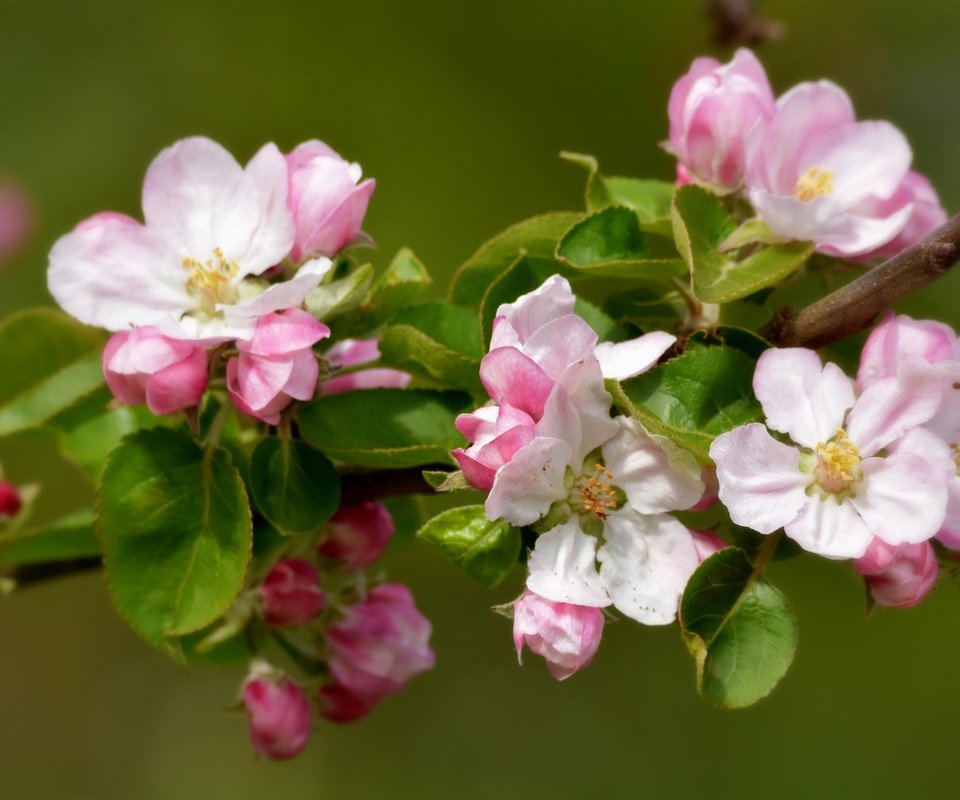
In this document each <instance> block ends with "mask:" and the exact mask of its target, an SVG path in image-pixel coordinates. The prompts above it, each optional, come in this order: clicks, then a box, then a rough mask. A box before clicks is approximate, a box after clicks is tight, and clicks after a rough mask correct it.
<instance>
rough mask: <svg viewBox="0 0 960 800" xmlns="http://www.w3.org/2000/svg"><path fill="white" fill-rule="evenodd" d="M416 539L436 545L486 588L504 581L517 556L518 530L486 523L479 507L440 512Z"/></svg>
mask: <svg viewBox="0 0 960 800" xmlns="http://www.w3.org/2000/svg"><path fill="white" fill-rule="evenodd" d="M417 537H418V538H420V539H424V540H425V541H428V542H432V543H433V544H435V545H437V546H438V547H439V548H440V549H441V550H442V551H443V552H444V553H445V554H446V555H447V556H449V557H450V558H452V559H453V560H454V561H456V562H457V563H458V564H459V565H460V566H461V567H463V568H464V569H465V570H466V571H467V572H468V573H469V574H470V575H472V576H473V577H474V578H476V579H477V580H479V581H480V582H482V583H484V584H486V585H487V586H496V585H497V584H498V583H500V582H501V581H502V580H503V579H504V578H505V577H507V574H508V573H509V572H510V570H511V569H513V567H514V566H515V565H516V563H517V559H518V557H519V555H520V529H519V528H517V527H515V526H513V525H510V524H509V523H507V522H504V521H503V520H497V521H496V522H493V521H491V520H489V519H487V515H486V512H485V511H484V510H483V506H479V505H478V506H460V507H459V508H451V509H448V510H447V511H442V512H441V513H439V514H437V516H435V517H434V518H433V519H431V520H429V521H428V522H427V523H426V525H424V526H423V527H422V528H421V529H420V530H419V531H418V532H417Z"/></svg>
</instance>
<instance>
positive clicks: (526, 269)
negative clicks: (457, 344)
mask: <svg viewBox="0 0 960 800" xmlns="http://www.w3.org/2000/svg"><path fill="white" fill-rule="evenodd" d="M542 282H543V279H542V278H540V277H539V276H538V275H537V272H536V270H535V269H534V268H533V266H532V265H531V263H530V259H529V258H527V256H526V255H520V256H519V257H518V258H517V260H516V261H514V262H513V263H512V264H510V265H509V266H508V267H507V268H506V269H505V270H504V271H503V272H501V273H500V274H499V275H497V276H496V277H494V278H493V280H491V281H490V285H489V286H488V287H487V288H486V290H485V291H484V292H483V298H482V299H481V301H480V323H481V325H482V327H483V341H484V342H485V343H486V342H489V341H490V337H491V336H492V335H493V320H494V319H495V318H496V315H497V309H498V308H500V305H501V303H512V302H513V301H514V300H516V299H517V298H518V297H520V295H522V294H526V293H527V292H532V291H533V290H534V289H536V288H537V287H538V286H540V284H541V283H542Z"/></svg>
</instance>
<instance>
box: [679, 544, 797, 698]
mask: <svg viewBox="0 0 960 800" xmlns="http://www.w3.org/2000/svg"><path fill="white" fill-rule="evenodd" d="M680 625H681V629H682V632H683V637H684V640H685V641H686V643H687V647H688V648H689V650H690V653H691V655H692V656H693V657H694V660H695V661H696V664H697V689H698V691H699V692H700V694H701V695H702V696H703V697H705V698H707V699H708V700H710V701H712V702H713V703H716V704H717V705H719V706H724V707H726V708H743V707H745V706H749V705H752V704H753V703H756V702H757V701H758V700H761V699H763V698H764V697H766V696H767V695H768V694H769V693H770V692H771V691H772V690H773V688H774V686H776V685H777V683H778V682H779V681H780V679H781V678H782V677H783V676H784V675H785V674H786V672H787V669H788V668H789V666H790V663H791V662H792V661H793V655H794V652H795V650H796V647H797V622H796V619H795V618H794V616H793V612H792V610H791V609H790V604H789V603H788V602H787V600H786V598H785V597H784V596H783V595H782V594H781V593H780V592H779V590H777V589H776V588H775V587H774V586H773V585H772V584H770V583H769V582H768V581H767V580H766V578H764V577H763V576H762V575H761V574H759V573H758V570H757V569H755V568H754V566H753V565H752V564H751V563H750V562H749V561H748V560H747V557H746V554H745V553H744V552H743V551H742V550H739V549H737V548H733V547H728V548H725V549H723V550H721V551H720V552H718V553H714V554H713V555H712V556H710V558H708V559H707V560H706V561H704V562H703V563H702V564H701V565H700V567H699V568H698V569H697V571H696V572H694V573H693V576H692V577H691V578H690V580H689V582H688V583H687V588H686V590H685V591H684V593H683V597H682V599H681V601H680Z"/></svg>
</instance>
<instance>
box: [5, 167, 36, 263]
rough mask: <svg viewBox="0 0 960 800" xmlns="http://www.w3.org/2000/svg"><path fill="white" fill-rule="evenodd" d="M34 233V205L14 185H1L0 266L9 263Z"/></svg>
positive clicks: (24, 193) (21, 190)
mask: <svg viewBox="0 0 960 800" xmlns="http://www.w3.org/2000/svg"><path fill="white" fill-rule="evenodd" d="M31 233H33V205H32V203H31V202H30V198H29V197H27V194H26V192H24V191H23V189H21V188H20V187H19V186H17V185H16V184H14V183H4V184H0V264H2V263H4V262H6V261H9V260H10V258H12V257H13V256H14V255H15V254H16V253H17V251H18V250H20V248H21V247H23V245H24V243H25V242H26V241H27V239H28V238H29V237H30V234H31Z"/></svg>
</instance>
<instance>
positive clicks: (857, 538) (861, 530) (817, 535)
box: [784, 495, 873, 558]
mask: <svg viewBox="0 0 960 800" xmlns="http://www.w3.org/2000/svg"><path fill="white" fill-rule="evenodd" d="M784 531H785V532H786V534H787V536H789V537H790V538H791V539H793V540H794V541H795V542H796V543H797V544H799V545H800V546H801V547H802V548H803V549H804V550H806V551H807V552H808V553H817V554H819V555H821V556H824V557H826V558H860V556H862V555H863V554H864V552H865V551H866V549H867V546H868V545H869V544H870V541H871V539H873V535H872V534H871V533H870V529H869V528H868V527H867V525H866V523H865V522H864V521H863V519H862V518H861V517H860V515H859V514H858V513H857V510H856V509H855V508H854V506H853V504H852V503H851V502H850V501H844V502H842V503H838V502H837V501H836V499H835V498H834V497H832V496H830V497H826V498H820V497H819V496H816V495H814V496H812V497H809V498H807V502H806V503H805V504H804V505H803V507H802V508H801V509H800V513H799V514H797V517H796V519H794V520H793V521H792V522H789V523H787V524H786V525H784Z"/></svg>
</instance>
